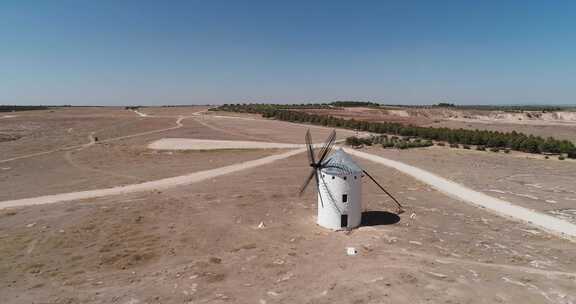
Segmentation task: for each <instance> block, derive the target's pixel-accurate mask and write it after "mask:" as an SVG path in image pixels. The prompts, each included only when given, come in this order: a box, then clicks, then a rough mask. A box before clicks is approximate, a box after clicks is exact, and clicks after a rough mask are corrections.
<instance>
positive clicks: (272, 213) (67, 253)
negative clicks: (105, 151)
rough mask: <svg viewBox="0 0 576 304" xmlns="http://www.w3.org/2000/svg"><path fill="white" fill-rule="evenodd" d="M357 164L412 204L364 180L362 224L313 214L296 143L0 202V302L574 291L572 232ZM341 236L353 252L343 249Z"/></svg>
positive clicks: (379, 299)
mask: <svg viewBox="0 0 576 304" xmlns="http://www.w3.org/2000/svg"><path fill="white" fill-rule="evenodd" d="M360 164H361V165H363V166H366V167H372V168H371V172H372V173H373V175H374V176H376V177H377V178H378V179H379V180H381V181H382V182H383V183H384V184H385V185H386V186H387V187H388V188H389V189H390V190H391V191H393V192H394V193H395V194H396V195H397V196H398V197H399V199H400V200H401V201H403V202H405V204H406V205H408V207H409V212H407V213H406V214H404V215H402V217H401V218H397V217H395V216H394V215H392V214H390V213H386V211H387V210H392V204H391V203H390V202H389V201H388V200H387V199H386V197H385V196H384V195H382V194H381V193H380V192H379V191H378V190H377V189H376V188H375V187H374V186H373V185H372V184H369V183H366V184H365V188H364V193H365V202H366V205H365V208H366V210H369V211H372V213H366V216H365V218H366V221H365V222H366V226H365V227H363V228H360V229H358V230H355V231H353V232H351V233H333V232H328V231H326V230H324V229H321V228H319V227H317V226H316V225H315V224H314V214H315V203H316V202H315V199H314V194H313V192H312V191H309V192H307V193H306V195H305V196H304V197H302V198H297V197H296V196H295V193H296V192H297V189H298V186H299V184H300V182H301V181H302V179H303V178H304V175H305V174H306V171H307V170H306V167H307V165H306V160H305V155H304V154H299V155H296V156H294V157H291V158H288V159H285V160H281V161H278V162H276V163H274V164H273V165H269V166H262V167H258V168H253V169H250V170H248V171H242V172H237V173H233V174H230V175H225V176H221V177H217V178H215V179H210V180H206V181H204V182H200V183H196V184H193V185H190V186H184V187H178V188H173V189H167V190H164V191H161V192H149V193H140V194H138V193H135V194H129V195H123V196H115V197H107V198H100V199H88V200H83V201H79V202H74V203H61V204H53V205H50V206H32V207H26V208H22V209H15V210H8V211H6V210H5V211H1V214H2V215H1V220H0V237H1V241H2V243H3V244H5V245H4V246H2V247H0V250H1V252H0V253H1V254H0V271H1V272H2V273H4V274H6V275H3V276H2V277H0V289H1V290H2V293H0V301H1V302H2V303H30V302H34V301H44V302H49V303H183V302H184V303H186V302H192V303H226V302H236V303H264V302H265V303H351V302H352V303H398V302H402V303H405V302H409V303H418V302H432V303H439V302H444V303H446V302H448V303H494V302H504V303H519V302H522V303H569V302H570V301H574V300H575V295H574V289H573V286H574V283H575V279H576V268H575V266H574V265H576V263H575V262H576V260H574V256H573V255H572V254H571V252H573V250H574V249H576V247H575V245H574V244H573V243H570V242H566V241H563V240H561V239H558V238H555V237H551V236H549V235H546V234H543V233H540V232H538V231H533V230H532V229H531V228H530V227H529V226H526V225H522V224H517V223H514V224H511V223H510V222H509V221H507V220H505V219H503V218H500V217H497V216H494V215H492V214H490V213H487V212H485V211H483V210H481V209H478V208H474V207H470V206H467V205H465V204H462V203H461V202H458V201H455V200H453V199H450V198H448V197H446V196H444V195H442V194H440V193H438V192H436V191H434V190H432V189H430V188H428V187H427V186H425V185H423V184H421V183H419V182H416V181H414V180H413V179H410V178H408V177H406V176H405V175H403V174H400V173H397V172H394V171H391V170H390V169H388V168H385V167H382V166H373V164H371V163H369V162H364V161H360ZM271 171H273V172H274V174H272V175H271V174H270V172H271ZM370 214H372V216H371V215H370ZM261 222H262V223H263V227H262V228H258V226H259V223H261ZM348 246H353V247H356V248H357V249H358V250H359V254H358V255H357V256H347V255H346V253H345V248H346V247H348Z"/></svg>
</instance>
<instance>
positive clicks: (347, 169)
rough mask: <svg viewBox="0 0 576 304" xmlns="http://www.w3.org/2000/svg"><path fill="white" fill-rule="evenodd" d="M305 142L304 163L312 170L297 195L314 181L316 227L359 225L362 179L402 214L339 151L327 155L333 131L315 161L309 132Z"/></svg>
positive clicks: (334, 132) (349, 159)
mask: <svg viewBox="0 0 576 304" xmlns="http://www.w3.org/2000/svg"><path fill="white" fill-rule="evenodd" d="M305 140H306V147H307V150H308V151H307V154H308V162H309V165H310V167H311V168H312V169H311V171H310V174H309V175H308V177H307V178H306V181H305V182H304V184H303V185H302V187H301V188H300V193H299V195H302V193H304V191H305V190H306V188H307V187H308V185H309V184H310V182H311V181H312V179H314V180H315V184H316V190H317V193H318V220H317V223H318V225H320V226H322V227H325V228H329V229H333V230H349V229H353V228H356V227H358V226H359V225H360V223H361V221H362V177H365V176H367V177H368V178H369V179H370V180H372V181H373V182H374V183H375V184H376V185H377V186H378V187H379V188H380V189H381V190H382V191H384V193H386V194H387V195H388V196H390V198H392V200H393V201H394V202H395V203H396V205H397V207H398V213H402V212H403V210H402V205H400V203H399V202H398V201H397V200H396V199H395V198H394V197H393V196H392V195H391V194H390V193H389V192H388V191H386V189H384V187H382V186H381V185H380V184H379V183H378V182H377V181H376V180H375V179H374V178H373V177H372V175H370V174H369V173H368V172H366V170H364V169H362V168H361V167H360V166H358V164H356V163H355V162H354V160H353V159H352V157H350V155H348V154H347V153H346V152H345V151H344V150H343V149H341V148H340V149H338V150H336V151H335V152H334V153H332V154H331V155H329V154H330V152H331V151H332V148H333V146H334V142H335V140H336V131H334V130H332V132H331V133H330V135H329V136H328V139H327V140H326V142H325V143H324V145H323V146H322V148H321V149H320V152H319V153H318V156H317V157H318V159H316V157H315V155H314V147H313V146H312V136H311V135H310V130H307V131H306V137H305Z"/></svg>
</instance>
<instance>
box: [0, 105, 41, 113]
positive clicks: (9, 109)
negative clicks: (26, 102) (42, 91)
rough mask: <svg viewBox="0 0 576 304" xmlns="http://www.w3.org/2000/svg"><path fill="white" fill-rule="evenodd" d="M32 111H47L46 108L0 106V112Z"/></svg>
mask: <svg viewBox="0 0 576 304" xmlns="http://www.w3.org/2000/svg"><path fill="white" fill-rule="evenodd" d="M32 110H48V107H47V106H15V105H0V112H16V111H32Z"/></svg>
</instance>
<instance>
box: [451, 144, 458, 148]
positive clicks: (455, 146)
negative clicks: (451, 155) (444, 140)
mask: <svg viewBox="0 0 576 304" xmlns="http://www.w3.org/2000/svg"><path fill="white" fill-rule="evenodd" d="M450 148H460V145H459V144H450Z"/></svg>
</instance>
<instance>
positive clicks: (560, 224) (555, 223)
mask: <svg viewBox="0 0 576 304" xmlns="http://www.w3.org/2000/svg"><path fill="white" fill-rule="evenodd" d="M346 151H347V152H348V153H350V154H352V155H354V156H356V157H360V158H363V159H367V160H370V161H372V162H375V163H377V164H382V165H385V166H388V167H390V168H393V169H396V170H398V171H400V172H402V173H404V174H407V175H409V176H411V177H414V178H416V179H417V180H419V181H421V182H423V183H425V184H427V185H430V186H432V187H433V188H434V189H436V190H438V191H440V192H442V193H444V194H446V195H449V196H451V197H454V198H456V199H458V200H461V201H463V202H466V203H469V204H472V205H475V206H478V207H481V208H485V209H486V210H489V211H492V212H495V213H496V214H499V215H502V216H505V217H508V218H510V219H514V220H518V221H521V222H523V223H526V224H530V225H532V226H535V227H537V228H541V229H543V230H545V231H547V232H550V233H553V234H555V235H557V236H559V237H565V238H567V239H570V240H574V241H576V224H572V223H570V222H569V221H566V220H563V219H559V218H556V217H553V216H551V215H547V214H544V213H541V212H538V211H534V210H530V209H528V208H524V207H521V206H517V205H514V204H512V203H510V202H507V201H504V200H502V199H498V198H494V197H491V196H489V195H486V194H484V193H481V192H478V191H474V190H472V189H470V188H467V187H465V186H462V185H460V184H458V183H456V182H454V181H451V180H448V179H446V178H443V177H441V176H438V175H435V174H433V173H430V172H429V171H426V170H422V169H420V168H417V167H414V166H410V165H407V164H405V163H402V162H399V161H395V160H391V159H388V158H384V157H380V156H376V155H373V154H370V153H366V152H362V151H357V150H354V149H346Z"/></svg>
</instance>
